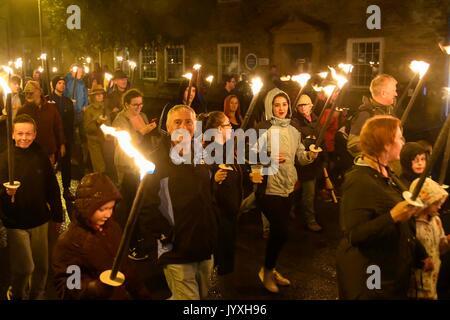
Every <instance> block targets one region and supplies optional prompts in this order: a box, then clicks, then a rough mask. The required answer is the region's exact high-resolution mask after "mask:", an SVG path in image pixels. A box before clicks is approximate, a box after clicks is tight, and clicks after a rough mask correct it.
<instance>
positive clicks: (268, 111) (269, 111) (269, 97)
mask: <svg viewBox="0 0 450 320" xmlns="http://www.w3.org/2000/svg"><path fill="white" fill-rule="evenodd" d="M280 93H281V94H283V95H284V96H285V97H286V99H287V101H288V114H287V117H286V118H285V119H280V118H276V117H275V116H274V115H273V108H272V104H273V100H274V98H275V96H276V95H278V94H280ZM264 111H265V116H266V120H268V121H270V122H271V123H272V125H277V126H280V127H286V126H288V125H289V124H290V122H291V119H290V118H291V117H292V109H291V100H290V99H289V95H288V94H287V93H286V92H284V91H283V90H280V89H278V88H273V89H272V90H270V91H269V92H267V94H266V98H265V99H264Z"/></svg>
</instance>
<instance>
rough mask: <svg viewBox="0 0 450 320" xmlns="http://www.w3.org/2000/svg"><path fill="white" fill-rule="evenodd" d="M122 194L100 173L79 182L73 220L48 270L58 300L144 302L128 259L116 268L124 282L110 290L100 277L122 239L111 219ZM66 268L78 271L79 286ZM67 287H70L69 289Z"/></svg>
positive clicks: (140, 284)
mask: <svg viewBox="0 0 450 320" xmlns="http://www.w3.org/2000/svg"><path fill="white" fill-rule="evenodd" d="M121 199H122V195H121V194H120V192H119V190H118V189H117V188H116V186H115V185H114V183H113V182H112V181H111V179H109V178H108V176H106V175H105V174H103V173H99V172H95V173H90V174H88V175H86V176H84V177H83V179H81V181H80V184H79V185H78V189H77V192H76V197H75V212H74V217H75V218H74V219H73V221H72V223H71V224H70V225H69V228H68V229H67V230H66V231H65V232H64V233H63V234H62V235H61V236H60V238H59V239H58V243H57V244H56V247H55V251H54V255H53V262H52V267H53V271H54V284H55V287H56V292H57V294H58V297H59V298H61V299H74V300H79V299H111V300H126V299H129V298H130V297H131V298H135V299H148V298H150V294H149V292H148V291H147V289H146V287H145V286H144V283H143V282H142V281H140V279H138V277H137V275H136V272H135V270H134V269H133V267H132V266H131V265H130V263H129V262H128V260H124V261H123V263H122V264H121V266H120V272H122V273H123V274H124V275H125V283H124V284H123V285H121V286H118V287H111V286H108V285H106V284H104V283H102V282H101V281H100V279H99V277H100V274H101V273H102V272H103V271H105V270H110V269H111V267H112V265H113V262H114V258H115V256H116V253H117V250H118V248H119V244H120V241H121V238H122V231H121V229H120V227H119V225H118V224H117V222H116V221H115V220H114V219H111V217H112V215H113V214H114V209H115V205H116V203H117V202H118V201H120V200H121ZM70 266H77V267H78V268H79V270H80V279H79V285H78V286H77V285H76V281H74V282H72V280H71V276H72V275H73V274H72V273H70V272H69V273H68V272H67V270H69V267H70ZM68 284H73V285H74V286H73V287H69V286H68Z"/></svg>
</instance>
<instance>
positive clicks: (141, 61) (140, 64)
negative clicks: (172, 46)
mask: <svg viewBox="0 0 450 320" xmlns="http://www.w3.org/2000/svg"><path fill="white" fill-rule="evenodd" d="M144 50H153V51H154V54H155V74H156V77H154V78H149V77H144V63H143V58H144V55H143V51H144ZM145 64H148V63H145ZM158 76H159V72H158V51H157V50H156V48H155V47H153V46H152V47H147V48H141V49H140V50H139V78H140V79H142V80H146V81H158Z"/></svg>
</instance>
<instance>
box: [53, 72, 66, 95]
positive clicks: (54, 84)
mask: <svg viewBox="0 0 450 320" xmlns="http://www.w3.org/2000/svg"><path fill="white" fill-rule="evenodd" d="M61 80H63V81H64V82H65V81H66V79H64V77H63V76H56V77H54V78H53V79H52V92H53V91H55V89H56V84H57V83H58V81H61Z"/></svg>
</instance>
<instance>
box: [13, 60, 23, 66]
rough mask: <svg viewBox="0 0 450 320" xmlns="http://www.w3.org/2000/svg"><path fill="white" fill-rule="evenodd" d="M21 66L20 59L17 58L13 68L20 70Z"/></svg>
mask: <svg viewBox="0 0 450 320" xmlns="http://www.w3.org/2000/svg"><path fill="white" fill-rule="evenodd" d="M22 64H23V61H22V58H17V59H16V61H14V68H16V69H20V68H22Z"/></svg>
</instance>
